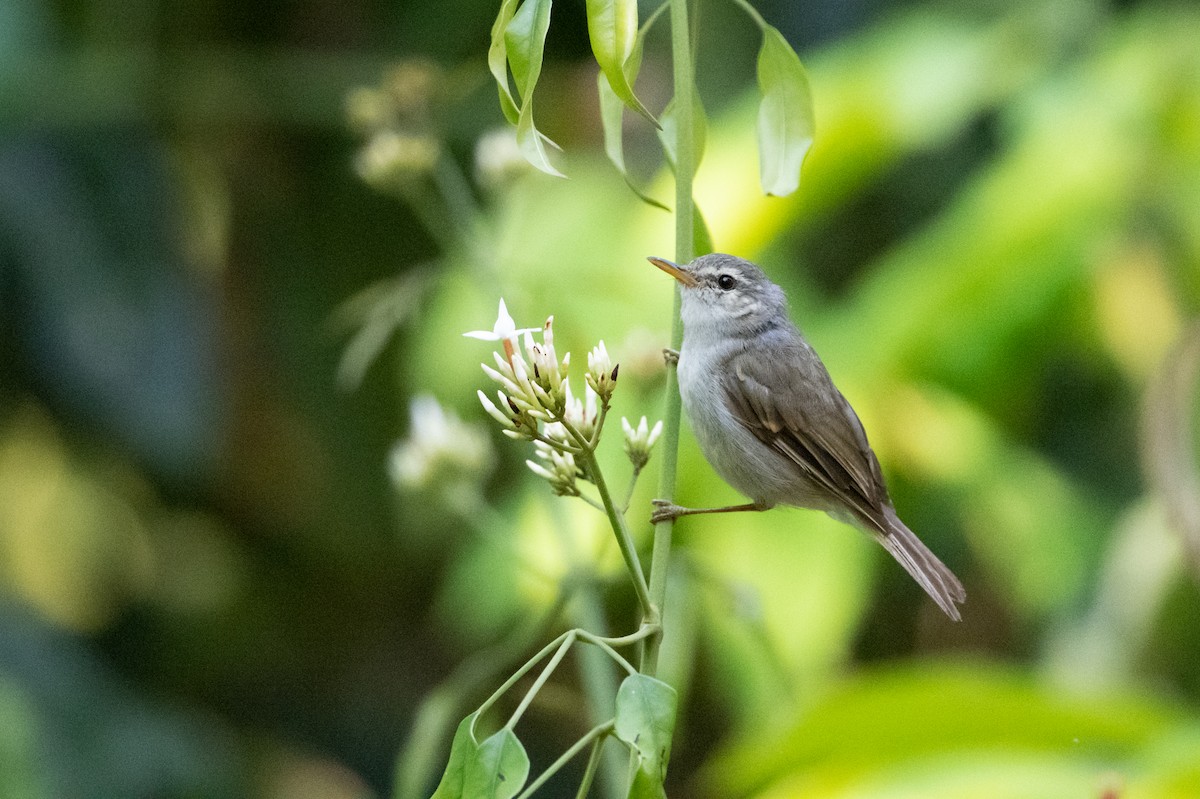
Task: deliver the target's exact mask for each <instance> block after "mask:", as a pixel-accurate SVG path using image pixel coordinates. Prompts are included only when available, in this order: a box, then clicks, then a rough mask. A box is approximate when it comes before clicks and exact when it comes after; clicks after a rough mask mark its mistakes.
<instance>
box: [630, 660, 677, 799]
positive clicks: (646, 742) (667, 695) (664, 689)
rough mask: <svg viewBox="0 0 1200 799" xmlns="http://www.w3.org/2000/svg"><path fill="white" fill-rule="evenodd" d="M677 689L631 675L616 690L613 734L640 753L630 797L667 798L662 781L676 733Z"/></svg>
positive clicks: (644, 677) (647, 678) (638, 675)
mask: <svg viewBox="0 0 1200 799" xmlns="http://www.w3.org/2000/svg"><path fill="white" fill-rule="evenodd" d="M677 701H678V697H677V696H676V694H675V689H674V688H672V687H671V686H669V685H667V684H666V683H665V682H661V681H659V680H656V679H654V678H653V677H647V676H646V675H644V674H631V675H629V676H628V677H626V678H625V679H624V681H622V682H621V687H620V688H619V689H618V690H617V716H616V724H615V728H614V732H615V734H616V736H617V738H619V739H620V740H622V741H624V742H625V743H626V744H628V745H629V747H630V748H631V749H633V750H634V752H636V753H637V759H638V762H637V773H636V774H635V775H634V778H633V787H632V789H631V790H630V793H629V795H630V797H634V798H635V799H651V798H652V797H656V798H659V799H665V797H666V793H665V792H664V791H663V781H664V780H665V779H666V777H667V761H669V760H670V758H671V736H672V735H674V733H675V708H676V704H677Z"/></svg>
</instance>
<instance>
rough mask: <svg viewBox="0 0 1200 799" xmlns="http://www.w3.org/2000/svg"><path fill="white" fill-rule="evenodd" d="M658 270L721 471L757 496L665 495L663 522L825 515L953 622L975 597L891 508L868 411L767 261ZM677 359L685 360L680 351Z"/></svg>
mask: <svg viewBox="0 0 1200 799" xmlns="http://www.w3.org/2000/svg"><path fill="white" fill-rule="evenodd" d="M648 260H649V261H650V263H652V264H654V265H655V266H657V267H658V268H659V269H661V270H663V271H664V272H666V273H667V274H669V275H671V277H673V278H675V280H676V281H678V283H679V287H680V295H681V305H680V316H681V318H682V321H683V343H682V345H681V347H680V349H679V352H678V354H677V356H676V357H674V358H672V359H673V360H677V369H678V377H679V393H680V397H681V399H682V402H683V408H684V410H685V412H686V413H687V416H688V419H689V420H690V422H691V426H692V430H693V432H694V434H695V436H696V440H697V443H699V445H700V449H701V451H702V452H703V453H704V456H705V458H706V459H707V460H708V462H709V463H710V464H711V465H712V467H713V469H714V470H715V471H716V472H717V474H719V475H720V476H721V477H722V478H723V479H724V480H725V481H726V482H727V483H729V484H730V485H731V486H733V487H734V488H736V489H737V490H738V491H740V492H741V493H743V494H745V495H746V496H747V497H749V498H750V499H751V500H752V501H751V502H750V503H747V504H744V505H732V506H728V507H721V508H685V507H681V506H679V505H676V504H674V503H672V502H669V501H667V500H661V499H657V500H654V505H655V511H654V513H653V515H652V516H651V521H652V522H654V523H658V522H662V521H666V520H672V519H676V518H678V517H680V516H685V515H690V514H697V513H726V512H735V511H766V510H769V509H771V508H773V507H775V506H776V505H791V506H795V507H800V508H809V509H813V510H819V511H824V512H825V513H827V514H829V515H830V516H832V517H833V518H835V519H838V520H839V521H842V522H846V523H848V524H851V525H853V526H855V527H857V528H859V529H860V530H862V531H864V532H865V533H867V534H868V535H869V536H871V537H872V538H874V539H875V540H876V541H878V542H879V543H880V544H882V545H883V548H884V549H886V550H887V551H888V552H889V553H890V554H891V555H892V557H893V558H895V559H896V561H897V562H899V564H900V565H901V566H903V567H904V569H905V570H906V571H907V572H908V573H909V574H910V575H911V576H912V577H913V579H914V580H916V582H917V583H918V584H919V585H920V586H921V587H922V588H923V589H924V590H925V592H926V593H927V594H929V596H930V597H931V598H932V599H933V601H934V602H936V603H937V605H938V607H940V608H941V609H942V610H943V611H944V612H945V613H946V615H947V616H949V617H950V618H951V619H953V620H954V621H959V620H961V618H962V617H961V614H960V612H959V609H958V605H959V604H960V603H962V602H964V601H966V591H965V590H964V588H963V585H962V583H961V582H960V581H959V579H958V578H957V577H956V576H955V575H954V573H953V572H952V571H951V570H950V569H949V568H948V567H947V566H946V565H945V564H944V563H942V561H941V560H939V559H938V557H937V556H936V555H934V554H933V552H932V551H930V549H929V548H928V547H926V546H925V544H923V543H922V542H921V540H920V539H919V538H917V536H916V534H915V533H913V531H912V530H910V529H909V528H908V527H907V526H905V524H904V522H902V521H901V520H900V518H899V516H898V515H897V514H896V509H895V507H894V506H893V505H892V500H891V497H890V496H889V495H888V490H887V486H886V484H885V483H884V479H883V473H882V471H881V469H880V467H879V460H878V459H877V458H876V457H875V453H874V452H873V451H872V449H871V446H870V444H869V443H868V442H867V434H866V431H865V430H864V428H863V425H862V422H861V421H860V420H859V418H858V414H856V413H855V412H854V409H853V408H852V407H851V406H850V403H849V402H848V401H847V400H846V398H845V397H844V396H843V395H842V392H841V391H839V390H838V389H837V387H836V386H835V385H834V384H833V379H832V378H831V377H830V376H829V371H828V370H827V369H826V368H825V364H824V363H822V361H821V358H820V357H819V356H818V355H817V353H816V351H815V350H814V349H813V348H812V346H811V345H810V344H809V343H808V341H807V340H806V339H805V338H804V336H803V335H802V334H801V333H800V330H799V329H798V328H797V327H796V325H795V324H794V323H793V322H792V320H791V317H790V316H789V313H788V304H787V297H786V296H785V294H784V292H783V289H781V288H780V287H779V286H777V285H776V284H775V283H773V282H772V281H771V280H770V278H768V277H767V275H766V274H765V273H764V272H763V270H762V269H761V268H759V267H758V266H757V265H755V264H753V263H751V262H750V261H747V260H745V259H742V258H738V257H735V256H733V255H727V254H725V253H712V254H709V255H704V256H701V257H699V258H696V259H695V260H693V261H691V262H690V263H688V264H686V265H682V266H681V265H679V264H677V263H674V262H672V261H669V260H667V259H665V258H657V257H651V258H649V259H648ZM672 355H674V353H672Z"/></svg>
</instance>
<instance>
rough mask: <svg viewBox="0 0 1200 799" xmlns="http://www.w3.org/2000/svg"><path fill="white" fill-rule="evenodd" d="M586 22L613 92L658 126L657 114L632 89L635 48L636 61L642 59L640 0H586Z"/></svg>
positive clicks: (634, 70)
mask: <svg viewBox="0 0 1200 799" xmlns="http://www.w3.org/2000/svg"><path fill="white" fill-rule="evenodd" d="M587 23H588V38H589V39H591V43H592V54H593V55H594V56H595V57H596V63H597V64H599V65H600V72H601V74H603V75H604V77H605V78H606V79H607V81H608V85H609V87H610V88H611V89H612V91H613V94H614V95H615V96H616V97H618V98H620V100H621V102H623V103H624V104H625V105H627V106H629V107H630V108H632V109H633V110H634V111H637V112H638V113H639V114H641V115H642V116H644V117H645V118H646V119H648V120H649V121H650V123H651V124H652V125H654V126H656V127H657V126H658V123H657V122H656V121H655V119H654V115H653V114H651V113H650V112H649V111H648V110H647V109H646V107H645V106H644V105H642V103H641V101H640V100H638V98H637V97H636V96H635V95H634V93H633V82H634V80H635V79H636V78H637V66H638V64H637V63H634V62H635V59H634V58H633V56H634V53H635V51H637V56H638V57H637V59H636V62H640V61H641V53H640V50H641V47H640V42H639V41H638V9H637V0H587ZM631 66H632V69H631Z"/></svg>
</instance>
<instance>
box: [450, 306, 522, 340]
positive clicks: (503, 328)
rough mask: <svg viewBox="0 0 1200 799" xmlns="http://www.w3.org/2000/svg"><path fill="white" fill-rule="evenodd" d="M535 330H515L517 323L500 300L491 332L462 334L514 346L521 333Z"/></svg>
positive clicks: (479, 331) (478, 331)
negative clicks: (510, 343)
mask: <svg viewBox="0 0 1200 799" xmlns="http://www.w3.org/2000/svg"><path fill="white" fill-rule="evenodd" d="M535 330H537V328H536V327H522V328H519V329H518V328H517V323H516V322H514V321H513V318H512V317H511V316H509V315H508V308H506V307H505V305H504V298H503V297H501V298H500V310H499V312H497V314H496V324H495V325H493V326H492V329H491V330H471V331H469V332H467V333H463V335H464V336H466V337H468V338H478V339H482V340H484V341H509V342H512V343H513V344H514V345H515V344H516V341H517V336H519V335H521V334H522V333H532V332H533V331H535Z"/></svg>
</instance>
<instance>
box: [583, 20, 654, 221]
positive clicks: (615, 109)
mask: <svg viewBox="0 0 1200 799" xmlns="http://www.w3.org/2000/svg"><path fill="white" fill-rule="evenodd" d="M641 58H642V53H641V44H640V42H639V44H638V46H637V47H636V48H635V49H634V54H633V58H632V59H631V60H630V68H631V69H632V72H633V74H635V75H636V74H637V70H638V68H639V67H640V66H641V64H640V62H641ZM596 91H597V93H598V94H599V96H600V126H601V128H602V129H603V131H604V152H605V154H606V155H608V160H609V161H611V162H612V165H613V166H614V167H616V168H617V172H618V173H620V175H621V177H623V178H625V183H626V184H627V185H628V186H629V188H630V189H631V190H632V191H633V193H634V194H636V195H637V196H638V197H639V198H640V199H641V200H642V202H644V203H647V204H648V205H653V206H654V207H655V208H661V209H662V210H664V211H670V210H671V209H670V208H668V207H667V206H665V205H663V204H662V203H660V202H659V201H658V200H656V199H654V198H653V197H651V196H650V195H648V194H646V192H645V191H643V190H642V189H641V188H639V187H638V185H637V184H636V183H634V182H633V177H632V176H631V175H630V174H629V169H628V167H626V165H625V132H624V130H623V127H624V115H625V104H624V103H623V102H621V98H620V97H617V95H616V93H615V92H613V90H612V86H610V85H609V83H608V78H606V77H605V76H604V73H603V72H601V73H600V74H598V75H597V76H596Z"/></svg>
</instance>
